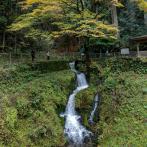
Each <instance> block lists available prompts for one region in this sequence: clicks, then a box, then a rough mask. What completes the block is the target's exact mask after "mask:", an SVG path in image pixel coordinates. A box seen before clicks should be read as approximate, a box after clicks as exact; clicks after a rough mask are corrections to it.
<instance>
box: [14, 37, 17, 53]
mask: <svg viewBox="0 0 147 147" xmlns="http://www.w3.org/2000/svg"><path fill="white" fill-rule="evenodd" d="M14 41H15V42H14V50H15V53H17V38H16V34H15V40H14Z"/></svg>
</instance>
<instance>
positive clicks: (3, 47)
mask: <svg viewBox="0 0 147 147" xmlns="http://www.w3.org/2000/svg"><path fill="white" fill-rule="evenodd" d="M5 40H6V32H5V31H4V32H3V46H2V49H3V51H4V49H5Z"/></svg>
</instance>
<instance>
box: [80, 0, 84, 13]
mask: <svg viewBox="0 0 147 147" xmlns="http://www.w3.org/2000/svg"><path fill="white" fill-rule="evenodd" d="M80 3H81V7H82V11H83V10H84V2H83V0H80Z"/></svg>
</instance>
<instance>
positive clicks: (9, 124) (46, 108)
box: [0, 58, 147, 147]
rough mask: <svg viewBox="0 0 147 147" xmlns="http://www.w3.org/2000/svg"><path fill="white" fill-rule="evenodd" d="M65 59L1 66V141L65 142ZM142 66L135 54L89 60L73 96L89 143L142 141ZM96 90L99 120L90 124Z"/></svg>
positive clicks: (114, 145)
mask: <svg viewBox="0 0 147 147" xmlns="http://www.w3.org/2000/svg"><path fill="white" fill-rule="evenodd" d="M82 68H83V67H82ZM74 78H75V77H74V74H73V73H72V72H71V71H70V70H69V67H68V62H67V61H58V62H55V61H52V62H40V63H37V64H35V65H34V66H33V68H32V67H31V66H30V65H25V64H23V65H19V66H14V67H12V68H10V69H8V68H6V69H1V71H0V100H1V103H0V108H1V111H0V146H8V147H9V146H15V147H17V146H18V147H19V146H32V147H40V146H52V147H55V146H65V144H66V140H65V138H64V135H63V129H64V120H63V118H60V117H59V114H60V113H61V112H64V110H65V106H66V103H67V98H68V95H69V93H70V92H71V90H72V89H73V88H74ZM146 88H147V66H146V61H141V60H138V59H133V60H132V59H117V58H112V59H103V60H99V61H93V62H92V65H91V83H90V87H89V88H88V89H86V90H84V91H82V92H80V93H79V94H78V95H77V98H76V107H77V111H78V112H79V113H80V114H81V115H82V118H83V123H84V125H85V126H86V127H88V129H90V130H91V131H92V132H93V133H94V134H95V138H94V146H97V145H96V144H98V146H100V147H108V146H110V147H120V146H124V145H126V146H135V147H138V146H142V147H145V146H146V142H145V141H146V140H145V137H146V134H147V131H146V130H147V127H146V126H147V125H146V123H147V121H146V118H147V115H146V114H147V113H146V112H147V95H146ZM97 90H98V92H99V94H100V95H101V108H100V121H99V122H98V121H97V120H98V114H97V116H96V118H95V121H97V122H96V123H95V124H94V125H92V126H89V124H88V121H87V120H88V116H89V114H90V111H91V108H92V103H93V96H94V94H95V93H96V92H97Z"/></svg>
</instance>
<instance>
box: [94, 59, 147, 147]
mask: <svg viewBox="0 0 147 147" xmlns="http://www.w3.org/2000/svg"><path fill="white" fill-rule="evenodd" d="M92 67H93V69H94V70H97V71H99V77H100V81H99V83H100V84H99V86H98V91H99V93H100V94H101V97H102V100H101V111H100V122H99V123H98V124H97V127H96V128H98V130H99V138H98V140H99V143H98V144H99V146H102V147H108V146H109V147H120V146H133V147H141V146H142V147H145V146H146V135H147V120H146V119H147V93H146V89H147V62H145V61H144V62H143V61H141V60H139V59H117V58H116V59H114V58H113V59H105V60H99V61H98V62H93V66H92ZM94 75H95V73H94Z"/></svg>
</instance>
